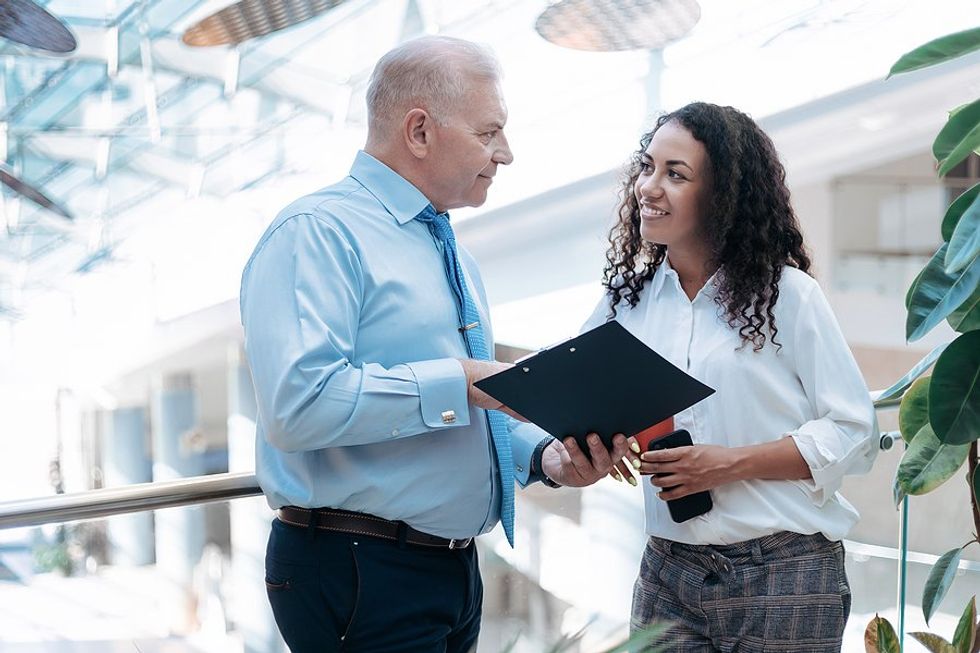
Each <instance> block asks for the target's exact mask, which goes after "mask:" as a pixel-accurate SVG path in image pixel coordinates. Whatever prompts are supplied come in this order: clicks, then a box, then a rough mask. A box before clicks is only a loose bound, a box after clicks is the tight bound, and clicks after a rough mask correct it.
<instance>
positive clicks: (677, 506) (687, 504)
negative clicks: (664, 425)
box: [647, 429, 714, 524]
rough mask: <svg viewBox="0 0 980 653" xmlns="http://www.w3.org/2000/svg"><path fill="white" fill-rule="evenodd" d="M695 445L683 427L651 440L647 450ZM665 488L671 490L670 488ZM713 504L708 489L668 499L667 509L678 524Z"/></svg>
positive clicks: (701, 513) (702, 512)
mask: <svg viewBox="0 0 980 653" xmlns="http://www.w3.org/2000/svg"><path fill="white" fill-rule="evenodd" d="M693 445H694V442H693V441H692V440H691V434H690V433H688V432H687V431H686V430H684V429H681V430H679V431H674V432H673V433H668V434H667V435H664V436H662V437H659V438H657V439H655V440H651V441H650V444H649V445H647V451H657V450H659V449H673V448H674V447H690V446H693ZM664 489H665V490H669V489H670V488H664ZM713 505H714V504H712V502H711V494H710V493H709V492H708V491H707V490H704V491H703V492H696V493H694V494H689V495H687V496H686V497H681V498H680V499H670V500H668V501H667V509H668V510H670V518H671V519H673V520H674V521H675V522H677V523H678V524H680V523H681V522H686V521H687V520H688V519H694V518H695V517H697V516H698V515H703V514H704V513H706V512H708V511H709V510H711V508H712V506H713Z"/></svg>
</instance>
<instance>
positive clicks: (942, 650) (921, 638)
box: [909, 632, 957, 653]
mask: <svg viewBox="0 0 980 653" xmlns="http://www.w3.org/2000/svg"><path fill="white" fill-rule="evenodd" d="M909 637H912V638H914V639H915V640H916V641H917V642H919V643H920V644H922V645H923V646H925V647H926V650H927V651H929V653H957V651H956V648H955V647H954V646H953V645H952V644H950V643H949V642H947V641H946V640H945V639H943V638H942V637H940V636H939V635H933V634H932V633H921V632H920V633H909Z"/></svg>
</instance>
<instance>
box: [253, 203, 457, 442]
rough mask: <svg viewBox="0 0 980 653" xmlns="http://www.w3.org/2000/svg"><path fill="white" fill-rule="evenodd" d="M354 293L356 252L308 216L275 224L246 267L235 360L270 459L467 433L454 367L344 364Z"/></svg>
mask: <svg viewBox="0 0 980 653" xmlns="http://www.w3.org/2000/svg"><path fill="white" fill-rule="evenodd" d="M362 291H363V278H362V276H361V266H360V263H359V260H358V255H357V251H356V248H354V247H352V245H351V244H350V243H349V242H348V241H347V239H346V238H344V236H343V235H342V234H341V233H339V232H338V230H337V229H336V228H334V227H333V226H331V225H330V224H328V223H326V222H325V221H323V220H320V219H318V218H316V217H314V216H311V215H306V214H302V215H296V216H292V217H290V218H288V219H286V220H284V221H283V222H282V224H281V225H280V226H279V227H278V228H276V229H275V230H274V231H273V232H272V233H271V234H269V236H268V237H267V238H266V239H265V240H264V241H263V242H262V243H261V244H260V245H259V248H258V249H257V251H256V253H255V255H253V257H252V259H251V260H250V261H249V264H248V265H247V266H246V268H245V272H244V274H243V278H242V292H241V309H242V324H243V326H244V327H245V353H246V357H247V359H248V363H249V368H250V370H251V372H252V380H253V384H254V386H255V394H256V399H257V403H258V414H259V419H260V420H262V424H263V427H264V432H265V437H266V438H267V439H268V440H269V442H270V444H272V445H273V446H275V447H277V448H278V449H281V450H283V451H287V452H297V451H310V450H314V449H322V448H324V447H337V446H351V445H360V444H370V443H374V442H381V441H384V440H391V439H393V438H404V437H410V436H413V435H418V434H420V433H428V432H431V431H433V430H438V429H443V428H455V427H459V426H466V425H468V424H469V420H470V413H469V406H468V403H467V393H466V390H467V388H466V375H465V374H464V372H463V368H462V365H460V363H459V361H457V360H455V359H452V358H446V359H437V360H430V361H414V362H406V363H404V364H398V365H393V366H390V367H385V366H383V365H381V364H378V363H370V362H367V363H360V364H357V365H355V364H354V363H353V362H352V359H353V357H354V348H355V345H356V342H357V330H358V318H359V315H360V308H361V299H362ZM392 424H396V425H398V427H397V428H395V429H391V425H392Z"/></svg>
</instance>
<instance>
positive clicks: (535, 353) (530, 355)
mask: <svg viewBox="0 0 980 653" xmlns="http://www.w3.org/2000/svg"><path fill="white" fill-rule="evenodd" d="M566 342H568V339H565V340H559V341H558V342H554V343H552V344H550V345H548V346H547V347H542V348H541V349H539V350H537V351H532V352H531V353H529V354H525V355H523V356H521V357H520V358H518V359H517V360H515V361H514V365H520V364H521V363H523V362H524V361H526V360H527V359H529V358H532V357H534V356H537V355H538V354H540V353H541V352H543V351H548V350H549V349H554V348H555V347H558V346H561V345H564V344H565V343H566ZM569 351H571V352H572V353H574V352H575V347H569Z"/></svg>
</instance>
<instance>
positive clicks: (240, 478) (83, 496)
mask: <svg viewBox="0 0 980 653" xmlns="http://www.w3.org/2000/svg"><path fill="white" fill-rule="evenodd" d="M259 494H262V489H261V488H259V483H258V481H257V480H256V479H255V474H250V473H235V474H210V475H208V476H193V477H189V478H182V479H179V480H176V481H162V482H156V483H139V484H135V485H126V486H123V487H114V488H104V489H101V490H89V491H87V492H76V493H73V494H55V495H53V496H49V497H36V498H33V499H23V500H20V501H5V502H3V503H0V529H4V528H19V527H23V526H39V525H41V524H49V523H58V522H66V521H75V520H79V519H95V518H101V517H109V516H111V515H121V514H124V513H127V512H143V511H145V510H157V509H159V508H174V507H176V506H187V505H192V504H198V503H211V502H214V501H227V500H228V499H238V498H241V497H251V496H256V495H259Z"/></svg>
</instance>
